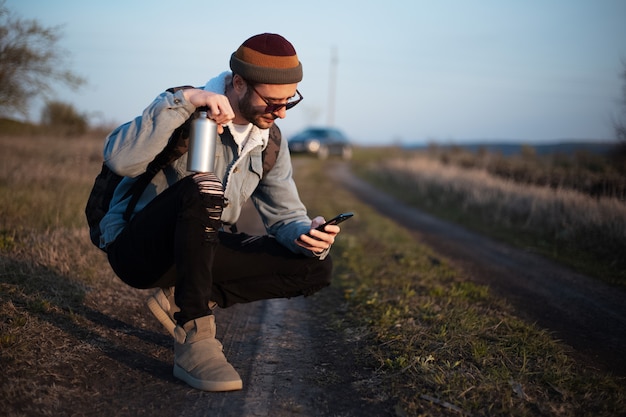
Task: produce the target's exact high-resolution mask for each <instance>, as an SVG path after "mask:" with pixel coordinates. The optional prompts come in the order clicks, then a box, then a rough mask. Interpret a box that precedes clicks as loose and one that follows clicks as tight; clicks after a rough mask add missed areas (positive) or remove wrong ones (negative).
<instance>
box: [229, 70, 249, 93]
mask: <svg viewBox="0 0 626 417" xmlns="http://www.w3.org/2000/svg"><path fill="white" fill-rule="evenodd" d="M233 88H234V89H235V91H236V92H237V93H238V94H241V93H243V92H245V91H246V89H247V88H248V83H246V80H244V79H243V77H242V76H241V75H239V74H234V75H233Z"/></svg>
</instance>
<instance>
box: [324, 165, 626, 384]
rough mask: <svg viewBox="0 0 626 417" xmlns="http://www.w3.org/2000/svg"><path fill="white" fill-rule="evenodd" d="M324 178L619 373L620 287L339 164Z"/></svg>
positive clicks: (622, 341)
mask: <svg viewBox="0 0 626 417" xmlns="http://www.w3.org/2000/svg"><path fill="white" fill-rule="evenodd" d="M331 176H332V177H333V178H334V179H335V180H336V181H337V182H339V183H340V184H342V185H343V186H344V187H346V188H347V189H349V190H351V191H352V192H353V193H354V194H355V195H356V196H358V197H359V198H360V199H361V200H362V201H364V202H366V203H368V204H370V205H371V206H373V207H374V208H376V210H377V211H378V212H380V214H381V215H384V216H387V217H390V218H392V219H394V220H395V221H396V222H397V223H399V224H401V225H403V226H404V227H406V228H408V229H410V230H411V231H412V232H413V233H415V234H416V235H417V237H418V238H419V239H420V240H421V241H423V242H424V243H426V244H427V245H429V246H430V247H432V248H434V249H435V250H436V251H438V252H439V253H440V254H441V255H443V256H446V257H448V258H449V259H450V260H451V262H452V263H454V264H456V265H457V266H458V267H459V269H460V270H461V271H462V273H463V274H465V275H466V276H467V278H468V279H471V280H473V281H475V282H477V283H480V284H484V285H488V286H489V287H490V288H491V289H492V291H493V292H495V293H497V294H498V295H500V296H502V297H504V298H506V299H507V300H508V301H509V302H510V303H511V304H512V305H513V306H514V307H515V309H516V311H517V314H518V315H520V316H521V317H524V318H526V319H528V320H530V321H533V322H536V323H537V324H538V325H539V326H541V327H543V328H545V329H548V330H550V331H552V332H553V333H554V335H555V336H556V337H557V338H559V339H561V340H562V341H564V342H565V343H566V344H568V345H569V346H571V347H572V348H573V349H574V351H575V352H574V354H575V355H576V356H577V357H578V358H579V359H580V360H583V361H585V362H586V363H587V364H589V365H590V366H592V367H596V368H599V369H603V370H606V371H610V372H613V373H615V374H616V375H619V376H626V355H624V352H625V349H626V302H625V300H626V297H625V296H626V293H625V292H624V291H622V290H620V289H617V288H612V287H610V286H607V285H605V284H603V283H601V282H599V281H597V280H593V279H591V278H589V277H586V276H583V275H581V274H578V273H575V272H573V271H571V270H569V269H567V268H564V267H562V266H559V265H557V264H555V263H553V262H550V261H548V260H546V259H544V258H542V257H539V256H536V255H534V254H532V253H529V252H525V251H523V250H519V249H514V248H511V247H507V246H506V245H503V244H501V243H498V242H495V241H493V240H490V239H487V238H485V237H482V236H479V235H477V234H475V233H471V232H469V231H467V230H465V229H463V228H461V227H458V226H455V225H452V224H449V223H446V222H443V221H440V220H437V219H436V218H434V217H432V216H429V215H427V214H425V213H423V212H420V211H418V210H415V209H413V208H410V207H408V206H406V205H405V204H403V203H401V202H399V201H397V200H396V199H394V198H392V197H390V196H388V195H385V194H384V193H381V192H380V191H377V190H375V189H374V188H373V187H372V186H370V185H369V184H367V183H365V182H364V181H362V180H360V179H358V178H356V177H354V176H353V175H352V174H351V173H350V172H349V170H348V168H347V166H346V165H345V164H335V165H333V166H332V174H331Z"/></svg>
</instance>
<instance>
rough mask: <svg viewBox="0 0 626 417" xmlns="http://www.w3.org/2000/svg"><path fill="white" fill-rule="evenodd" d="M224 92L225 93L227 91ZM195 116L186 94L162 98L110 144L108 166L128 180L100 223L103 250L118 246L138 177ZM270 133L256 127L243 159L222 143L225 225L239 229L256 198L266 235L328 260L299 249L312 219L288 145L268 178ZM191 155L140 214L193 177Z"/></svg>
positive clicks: (169, 171)
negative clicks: (247, 205)
mask: <svg viewBox="0 0 626 417" xmlns="http://www.w3.org/2000/svg"><path fill="white" fill-rule="evenodd" d="M222 91H223V90H222ZM194 111H195V107H194V106H193V105H192V104H191V103H189V102H188V101H187V100H185V98H184V96H183V92H182V90H181V91H178V92H176V93H175V94H172V93H169V92H164V93H162V94H160V95H159V96H158V97H157V98H156V99H155V100H154V101H153V102H152V103H151V104H150V105H149V106H148V107H147V108H146V109H145V110H144V111H143V114H142V115H141V116H139V117H137V118H135V119H134V120H133V121H131V122H128V123H126V124H123V125H121V126H119V127H118V128H116V129H115V130H114V131H113V132H111V133H110V134H109V136H108V137H107V138H106V141H105V145H104V161H105V163H106V164H107V165H108V166H109V168H111V169H112V170H113V171H114V172H116V173H117V174H119V175H123V176H124V177H125V178H124V179H123V180H122V181H121V182H120V184H119V185H118V187H117V189H116V190H115V194H114V196H113V200H112V201H111V206H110V209H109V212H108V213H107V214H106V215H105V217H104V218H103V219H102V221H101V222H100V230H102V237H101V239H100V245H101V247H106V245H108V244H109V243H111V242H112V241H114V240H115V238H116V237H117V236H118V235H119V234H120V232H121V231H122V230H123V228H124V227H125V225H126V222H125V221H124V212H125V210H126V206H127V202H128V199H125V200H123V199H122V197H123V196H124V194H125V193H126V191H127V190H128V189H129V187H130V186H131V185H132V183H133V182H134V177H136V176H138V175H139V174H141V173H143V172H144V171H145V170H146V167H147V166H148V164H149V163H150V162H151V161H152V159H153V158H154V157H155V156H156V155H157V154H158V153H159V152H160V151H161V150H162V149H163V148H164V147H165V145H166V144H167V141H168V139H169V138H170V136H171V134H172V133H173V132H174V130H175V129H176V128H177V127H179V126H180V125H182V124H183V123H184V122H185V121H186V120H187V119H188V118H189V117H190V116H191V115H192V113H193V112H194ZM267 137H268V129H265V130H261V129H259V128H257V127H256V126H254V127H253V128H252V131H251V133H250V136H249V137H248V140H247V142H246V143H247V144H246V146H245V147H244V149H243V150H242V152H241V154H239V150H238V147H237V145H233V144H228V143H222V141H221V139H220V138H219V137H218V142H217V149H216V159H215V174H216V175H217V177H218V178H221V179H222V183H223V184H224V185H225V191H224V194H225V197H226V199H227V206H226V207H225V208H224V211H223V213H222V220H223V221H224V222H225V223H226V224H234V223H235V222H236V221H237V219H238V218H239V216H240V214H241V209H242V206H243V204H244V203H245V202H246V201H247V200H248V199H249V198H252V202H253V203H254V205H255V207H256V209H257V210H258V212H259V214H260V216H261V219H262V220H263V223H264V225H265V228H266V230H267V233H268V234H269V235H272V236H274V237H275V238H276V239H277V240H278V241H279V242H280V243H281V244H282V245H284V246H286V247H287V248H289V249H290V250H291V251H293V252H295V253H302V254H305V255H308V256H320V258H324V257H325V256H326V255H327V253H328V250H326V251H324V252H323V253H322V254H321V255H319V254H313V253H312V252H311V251H308V250H306V249H304V248H301V247H300V246H298V245H296V244H295V243H294V240H295V239H297V238H298V236H300V235H301V234H302V233H306V232H308V231H309V229H310V226H311V219H310V218H309V217H308V216H307V211H306V208H305V207H304V205H303V204H302V202H301V201H300V197H299V196H298V191H297V189H296V185H295V182H294V180H293V178H292V166H291V158H290V155H289V149H288V146H287V140H285V138H283V140H282V141H281V146H280V152H279V154H278V159H277V160H276V164H275V165H274V167H273V168H272V169H271V170H270V172H269V173H268V174H267V175H266V176H265V177H264V176H263V163H262V159H261V153H262V151H263V148H264V146H265V144H266V143H267ZM186 166H187V154H185V155H183V156H182V157H181V158H179V159H178V160H176V161H175V162H174V163H172V164H171V165H170V166H168V167H167V168H166V169H164V170H163V171H160V172H159V173H158V174H157V175H156V176H155V177H154V179H153V180H152V183H151V184H150V185H148V187H147V188H146V191H145V192H144V193H143V195H142V196H141V198H140V200H139V202H138V203H137V206H136V207H135V211H134V212H135V213H136V212H138V211H140V210H141V209H143V208H144V207H145V206H146V204H147V203H148V202H150V201H151V200H152V199H153V198H154V197H155V196H157V195H158V194H159V193H161V192H162V191H163V190H165V189H166V188H167V187H168V186H170V185H172V184H174V183H175V182H176V181H178V180H180V179H182V178H183V177H185V176H187V175H189V174H191V173H190V172H188V171H187V169H186Z"/></svg>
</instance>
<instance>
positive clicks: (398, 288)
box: [296, 161, 626, 416]
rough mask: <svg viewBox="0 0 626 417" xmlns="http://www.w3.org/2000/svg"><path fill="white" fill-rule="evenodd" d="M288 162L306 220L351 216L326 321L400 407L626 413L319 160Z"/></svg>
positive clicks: (590, 376)
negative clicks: (338, 297) (356, 347)
mask: <svg viewBox="0 0 626 417" xmlns="http://www.w3.org/2000/svg"><path fill="white" fill-rule="evenodd" d="M307 162H309V161H307ZM297 168H298V170H297V172H296V177H297V179H298V184H299V188H300V192H301V195H302V197H303V199H304V200H305V202H306V204H307V206H308V207H309V209H310V212H311V214H312V215H317V214H318V213H321V214H323V215H325V216H331V215H333V214H336V213H338V212H341V211H347V210H351V211H354V212H355V213H356V216H355V218H354V220H350V221H348V222H345V223H343V224H342V234H341V235H340V236H339V238H338V239H337V242H336V244H335V246H334V248H333V258H334V262H335V266H336V267H335V268H336V269H335V276H334V286H335V287H336V288H339V289H340V293H341V294H343V300H342V301H341V302H342V303H345V305H346V307H345V308H341V307H340V308H338V309H337V312H336V313H335V315H336V318H335V323H336V324H337V325H338V326H339V327H340V328H341V329H343V332H344V334H345V335H346V337H347V338H348V339H355V338H356V339H358V340H359V341H360V343H361V344H360V345H361V346H364V347H363V352H362V354H363V355H365V356H367V357H369V358H370V360H372V361H374V363H375V365H374V366H375V368H376V369H377V371H378V372H379V374H380V377H381V379H382V381H383V382H382V384H381V386H380V389H381V390H385V391H386V392H387V395H389V396H390V397H392V398H396V399H397V401H398V408H397V410H401V411H400V414H402V413H405V414H406V415H411V416H423V415H432V416H439V415H462V414H463V413H465V414H466V415H490V416H495V415H501V416H509V415H516V416H539V415H552V416H572V415H594V416H613V415H617V414H619V413H620V412H622V411H623V410H624V409H626V396H625V390H624V387H623V384H622V383H621V382H622V381H620V380H619V379H617V378H612V377H607V376H604V375H602V374H596V373H593V372H591V371H589V370H587V369H585V368H583V367H581V366H578V365H577V363H576V362H575V361H574V360H573V359H572V358H571V357H570V356H569V355H568V354H567V350H566V349H565V347H564V346H562V345H560V344H559V343H558V342H557V341H555V340H554V339H553V338H552V337H551V335H550V334H549V333H548V332H546V331H544V330H541V329H539V328H537V327H536V326H534V325H532V324H529V323H525V322H524V321H522V320H521V319H519V318H518V317H516V316H515V315H514V314H513V312H512V311H513V310H512V308H511V307H510V306H509V305H508V304H506V303H505V302H504V301H503V300H501V299H499V298H496V297H495V296H493V295H492V294H490V292H489V290H488V288H487V287H485V286H480V285H476V284H473V283H471V282H468V281H464V280H463V279H461V278H460V274H458V273H457V272H456V271H455V270H454V269H453V268H452V267H451V266H450V265H449V264H448V263H447V262H446V260H445V259H442V258H441V257H440V256H439V255H438V254H436V253H434V252H432V251H431V250H430V249H429V248H427V247H425V246H423V245H421V244H419V243H418V242H416V241H415V239H414V238H413V237H412V236H411V235H409V234H408V232H406V231H405V230H403V229H401V228H399V227H398V226H397V225H396V224H395V223H393V222H392V221H390V220H388V219H385V218H382V217H381V216H380V215H379V214H377V213H375V212H373V211H372V210H371V209H370V208H368V207H366V206H364V205H362V204H361V203H359V202H358V201H356V200H355V199H354V197H352V196H351V195H350V194H348V193H346V192H344V191H342V190H339V189H337V188H336V187H335V186H334V185H333V182H332V181H331V180H330V179H329V178H326V180H320V179H321V178H320V175H321V173H324V172H326V169H325V166H324V163H322V162H319V161H310V162H309V163H307V164H297ZM310 178H315V181H308V179H310ZM319 196H325V198H323V199H320V198H319Z"/></svg>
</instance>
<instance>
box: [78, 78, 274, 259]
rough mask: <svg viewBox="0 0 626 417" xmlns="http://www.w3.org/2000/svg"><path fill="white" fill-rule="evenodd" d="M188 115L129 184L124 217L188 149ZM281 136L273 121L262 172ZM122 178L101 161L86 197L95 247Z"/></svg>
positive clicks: (127, 217) (268, 167)
mask: <svg viewBox="0 0 626 417" xmlns="http://www.w3.org/2000/svg"><path fill="white" fill-rule="evenodd" d="M184 88H192V87H189V86H184V87H175V88H170V89H168V90H167V91H168V92H171V93H175V92H176V91H178V90H180V89H184ZM192 119H193V116H192V117H190V118H189V119H187V120H186V121H185V123H183V124H182V125H181V126H180V127H178V128H177V129H176V130H175V131H174V133H172V136H171V137H170V139H169V140H168V142H167V145H166V146H165V148H164V149H163V150H162V151H161V152H160V153H159V154H158V155H157V156H156V157H155V158H154V159H153V160H152V161H151V162H150V163H149V164H148V167H147V168H146V171H145V172H144V173H143V174H141V175H139V177H137V180H136V181H135V183H133V185H132V186H131V188H130V189H129V190H128V191H127V192H126V194H125V195H124V197H123V198H124V199H126V198H128V197H131V199H130V201H129V203H128V206H127V207H126V212H125V213H124V219H125V220H126V221H128V220H130V217H131V216H132V214H133V210H134V209H135V206H136V205H137V202H138V201H139V199H140V198H141V195H142V194H143V192H144V190H145V189H146V187H147V186H148V184H150V182H151V181H152V179H153V178H154V176H155V175H156V174H157V173H158V172H159V171H161V170H162V169H164V168H165V167H167V166H168V165H170V164H171V163H172V162H174V161H175V160H177V159H178V158H180V157H181V156H182V155H184V154H185V152H187V150H188V145H189V130H190V125H191V120H192ZM281 140H282V137H281V133H280V129H279V128H278V126H276V125H272V127H271V128H270V132H269V140H268V142H267V146H266V147H265V149H264V150H263V153H262V160H263V176H265V175H267V173H268V172H270V170H271V169H272V167H273V166H274V164H276V160H277V159H278V154H279V151H280V143H281ZM122 178H124V177H123V176H121V175H118V174H116V173H115V172H113V171H112V170H111V169H110V168H109V167H108V166H107V165H106V163H104V162H103V163H102V170H101V171H100V173H99V174H98V175H97V176H96V179H95V181H94V185H93V187H92V189H91V193H90V194H89V198H88V199H87V205H86V207H85V216H86V217H87V224H88V225H89V237H90V239H91V242H92V243H93V244H94V245H95V246H96V247H98V248H100V235H101V234H102V233H101V231H100V221H101V220H102V218H103V217H104V216H105V215H106V214H107V212H108V211H109V205H110V204H111V200H112V199H113V193H114V192H115V189H116V188H117V186H118V184H119V183H120V181H122Z"/></svg>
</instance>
